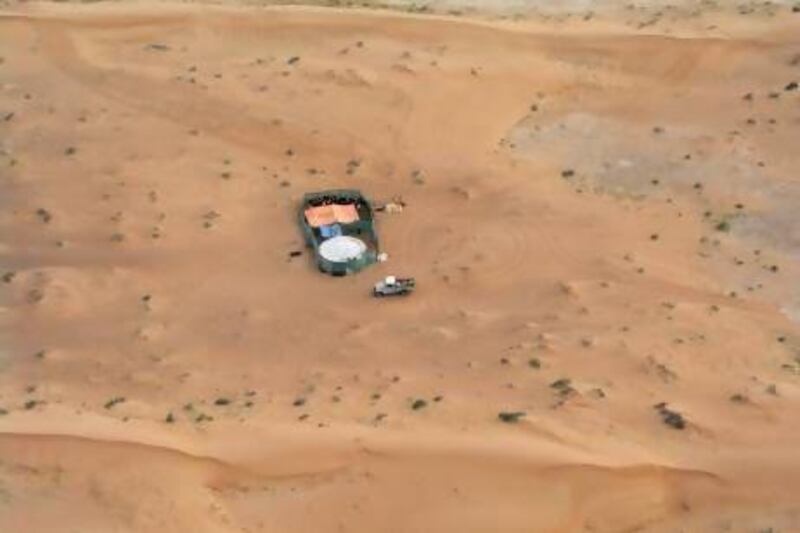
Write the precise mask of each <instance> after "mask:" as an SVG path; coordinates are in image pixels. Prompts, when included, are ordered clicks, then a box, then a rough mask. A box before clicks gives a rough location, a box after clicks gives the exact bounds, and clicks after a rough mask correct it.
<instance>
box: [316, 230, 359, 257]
mask: <svg viewBox="0 0 800 533" xmlns="http://www.w3.org/2000/svg"><path fill="white" fill-rule="evenodd" d="M366 252H367V245H366V244H364V241H362V240H360V239H356V238H355V237H350V236H348V235H340V236H338V237H333V238H331V239H328V240H327V241H323V242H322V244H320V245H319V255H320V256H322V257H323V258H324V259H326V260H327V261H330V262H331V263H346V262H348V261H352V260H353V259H358V258H359V257H361V256H362V255H364V254H365V253H366Z"/></svg>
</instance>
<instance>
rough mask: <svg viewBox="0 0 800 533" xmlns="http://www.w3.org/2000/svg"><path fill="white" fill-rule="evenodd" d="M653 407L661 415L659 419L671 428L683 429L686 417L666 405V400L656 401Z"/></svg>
mask: <svg viewBox="0 0 800 533" xmlns="http://www.w3.org/2000/svg"><path fill="white" fill-rule="evenodd" d="M653 408H654V409H655V410H656V411H658V413H659V414H660V415H661V420H662V421H663V422H664V423H665V424H666V425H668V426H669V427H671V428H673V429H685V428H686V419H685V418H684V417H683V415H682V414H681V413H679V412H678V411H674V410H672V409H670V408H668V407H667V404H666V402H661V403H657V404H656V405H654V406H653Z"/></svg>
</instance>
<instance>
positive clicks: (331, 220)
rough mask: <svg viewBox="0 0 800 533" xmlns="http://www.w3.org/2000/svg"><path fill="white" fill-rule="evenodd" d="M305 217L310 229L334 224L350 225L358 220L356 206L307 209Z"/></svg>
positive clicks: (335, 205)
mask: <svg viewBox="0 0 800 533" xmlns="http://www.w3.org/2000/svg"><path fill="white" fill-rule="evenodd" d="M305 215H306V220H307V221H308V223H309V225H311V227H312V228H318V227H320V226H328V225H330V224H336V223H339V224H350V223H352V222H355V221H356V220H358V211H356V206H354V205H353V204H346V205H338V204H330V205H320V206H318V207H309V208H308V209H306V211H305Z"/></svg>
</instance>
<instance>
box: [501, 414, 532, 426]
mask: <svg viewBox="0 0 800 533" xmlns="http://www.w3.org/2000/svg"><path fill="white" fill-rule="evenodd" d="M525 416H526V413H524V412H523V411H501V412H500V413H498V414H497V418H498V419H499V420H500V421H501V422H505V423H506V424H516V423H517V422H519V421H520V420H521V419H522V418H524V417H525Z"/></svg>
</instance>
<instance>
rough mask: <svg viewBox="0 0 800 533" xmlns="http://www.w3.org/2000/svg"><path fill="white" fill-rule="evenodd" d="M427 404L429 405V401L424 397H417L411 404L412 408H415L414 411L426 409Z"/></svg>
mask: <svg viewBox="0 0 800 533" xmlns="http://www.w3.org/2000/svg"><path fill="white" fill-rule="evenodd" d="M427 406H428V402H426V401H425V400H423V399H422V398H417V399H416V400H414V402H413V403H412V404H411V409H413V410H414V411H419V410H420V409H424V408H425V407H427Z"/></svg>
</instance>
